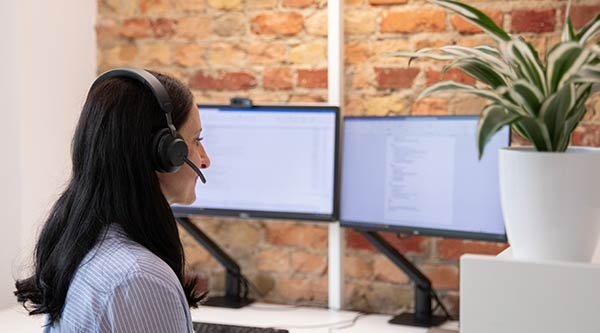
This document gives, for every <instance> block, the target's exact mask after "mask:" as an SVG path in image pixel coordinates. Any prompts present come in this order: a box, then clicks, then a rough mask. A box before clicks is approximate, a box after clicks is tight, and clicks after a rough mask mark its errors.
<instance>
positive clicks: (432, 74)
mask: <svg viewBox="0 0 600 333" xmlns="http://www.w3.org/2000/svg"><path fill="white" fill-rule="evenodd" d="M425 81H426V83H427V85H428V86H430V85H432V84H434V83H437V82H440V81H456V82H458V83H464V84H475V82H476V80H475V79H474V78H472V77H471V76H469V75H468V74H466V73H465V72H463V71H461V70H460V69H458V68H453V69H450V70H448V71H446V72H445V73H442V72H439V71H432V70H428V71H427V72H425Z"/></svg>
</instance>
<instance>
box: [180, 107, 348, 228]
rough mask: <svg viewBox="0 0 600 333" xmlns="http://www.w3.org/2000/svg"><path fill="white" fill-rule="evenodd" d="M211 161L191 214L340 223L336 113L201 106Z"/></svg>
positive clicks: (330, 110)
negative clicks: (205, 180) (337, 221)
mask: <svg viewBox="0 0 600 333" xmlns="http://www.w3.org/2000/svg"><path fill="white" fill-rule="evenodd" d="M199 108H200V116H201V119H202V128H203V131H202V136H203V138H204V140H203V141H202V142H203V144H204V147H205V148H206V151H207V153H208V155H209V157H210V159H211V166H210V167H209V168H208V169H206V170H205V171H204V174H205V176H206V179H207V182H206V184H202V183H200V182H198V185H197V187H196V201H195V202H194V203H193V204H192V205H190V206H173V210H174V213H175V214H176V215H178V216H183V215H190V214H202V215H225V216H238V217H257V218H282V219H306V220H323V221H333V220H336V219H337V218H338V209H339V200H338V196H339V195H338V194H339V193H338V192H339V191H338V178H339V172H338V169H339V168H338V160H339V159H338V155H339V154H338V148H337V147H338V143H339V138H338V136H339V135H338V133H339V123H340V118H339V117H340V116H339V109H338V108H337V107H332V106H289V105H285V106H283V105H282V106H244V105H241V106H233V105H199Z"/></svg>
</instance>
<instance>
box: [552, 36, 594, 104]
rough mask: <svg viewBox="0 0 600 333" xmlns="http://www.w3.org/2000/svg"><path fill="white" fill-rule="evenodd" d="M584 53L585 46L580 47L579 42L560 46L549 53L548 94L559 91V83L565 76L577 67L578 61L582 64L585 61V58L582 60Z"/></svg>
mask: <svg viewBox="0 0 600 333" xmlns="http://www.w3.org/2000/svg"><path fill="white" fill-rule="evenodd" d="M582 53H583V46H581V45H579V43H577V42H566V43H562V44H558V45H557V46H556V47H555V48H553V49H552V50H551V51H550V52H549V53H548V57H547V63H548V68H547V69H546V79H547V82H548V92H549V93H550V94H552V93H554V92H555V91H556V90H557V89H558V85H559V82H560V81H561V79H562V78H563V76H564V75H565V74H566V73H567V72H569V70H570V69H572V68H573V66H575V64H576V62H577V61H579V62H580V63H581V62H582V61H584V60H585V57H581V58H580V56H581V55H582ZM586 54H587V53H586ZM584 56H585V54H584ZM579 67H581V66H579Z"/></svg>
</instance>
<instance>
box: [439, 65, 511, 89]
mask: <svg viewBox="0 0 600 333" xmlns="http://www.w3.org/2000/svg"><path fill="white" fill-rule="evenodd" d="M455 67H457V68H460V69H462V70H463V71H464V72H465V73H467V74H469V75H470V76H472V77H473V78H475V79H476V80H479V81H480V82H482V83H485V84H487V85H488V86H490V87H492V88H493V89H496V88H498V87H503V86H507V80H506V78H505V77H504V76H503V75H502V74H500V73H498V72H497V71H496V70H495V69H494V68H493V67H492V66H490V64H489V63H487V62H484V61H482V60H479V59H478V58H459V59H457V60H455V61H454V62H453V63H451V64H449V65H446V66H444V71H447V70H448V69H450V68H455Z"/></svg>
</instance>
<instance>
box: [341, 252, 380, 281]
mask: <svg viewBox="0 0 600 333" xmlns="http://www.w3.org/2000/svg"><path fill="white" fill-rule="evenodd" d="M344 273H345V274H346V275H347V276H349V277H353V278H357V279H366V278H369V277H370V276H372V275H373V263H372V262H371V260H369V259H366V258H361V257H355V256H346V258H345V259H344Z"/></svg>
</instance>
